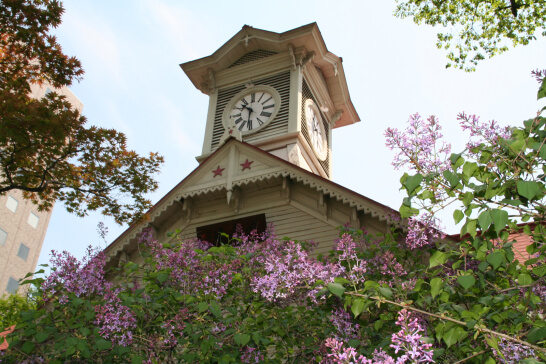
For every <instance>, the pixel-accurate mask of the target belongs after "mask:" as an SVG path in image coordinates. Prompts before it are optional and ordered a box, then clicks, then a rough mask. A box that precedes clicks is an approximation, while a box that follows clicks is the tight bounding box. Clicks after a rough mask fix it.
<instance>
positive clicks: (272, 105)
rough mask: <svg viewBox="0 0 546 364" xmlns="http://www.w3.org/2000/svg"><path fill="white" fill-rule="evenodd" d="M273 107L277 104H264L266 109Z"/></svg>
mask: <svg viewBox="0 0 546 364" xmlns="http://www.w3.org/2000/svg"><path fill="white" fill-rule="evenodd" d="M272 107H275V104H271V105H267V106H264V109H271V108H272Z"/></svg>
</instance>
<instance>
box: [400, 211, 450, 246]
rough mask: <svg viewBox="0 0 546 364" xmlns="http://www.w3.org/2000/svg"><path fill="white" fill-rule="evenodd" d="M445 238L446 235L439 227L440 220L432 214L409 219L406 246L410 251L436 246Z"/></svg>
mask: <svg viewBox="0 0 546 364" xmlns="http://www.w3.org/2000/svg"><path fill="white" fill-rule="evenodd" d="M443 238H445V234H444V233H443V232H442V230H441V227H440V226H439V220H438V219H437V218H436V217H434V216H433V215H432V214H423V215H421V216H419V217H410V218H409V219H408V235H407V236H406V240H405V244H404V245H405V246H406V247H408V248H409V249H412V250H413V249H419V248H423V247H430V246H434V244H435V243H436V242H438V241H439V240H441V239H443Z"/></svg>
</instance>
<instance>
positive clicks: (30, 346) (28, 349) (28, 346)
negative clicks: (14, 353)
mask: <svg viewBox="0 0 546 364" xmlns="http://www.w3.org/2000/svg"><path fill="white" fill-rule="evenodd" d="M21 349H22V350H23V352H24V353H25V354H30V352H31V351H32V350H34V343H33V342H32V341H27V342H25V343H24V344H23V346H22V347H21Z"/></svg>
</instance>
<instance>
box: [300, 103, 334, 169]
mask: <svg viewBox="0 0 546 364" xmlns="http://www.w3.org/2000/svg"><path fill="white" fill-rule="evenodd" d="M305 105H306V106H305V119H306V121H307V131H308V133H309V138H310V139H311V147H312V148H313V151H314V152H315V155H316V156H317V157H318V158H319V159H320V160H325V159H326V157H327V155H328V146H327V143H326V140H327V139H326V131H325V130H324V125H323V124H322V118H321V117H320V114H319V112H318V108H317V107H316V106H315V104H314V103H313V102H312V101H311V100H308V101H307V102H306V104H305Z"/></svg>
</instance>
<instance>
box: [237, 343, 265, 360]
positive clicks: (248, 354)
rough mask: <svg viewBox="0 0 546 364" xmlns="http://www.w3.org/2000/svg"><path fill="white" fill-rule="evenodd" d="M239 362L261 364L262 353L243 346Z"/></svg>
mask: <svg viewBox="0 0 546 364" xmlns="http://www.w3.org/2000/svg"><path fill="white" fill-rule="evenodd" d="M241 352H242V354H241V362H242V363H262V362H263V361H264V355H263V354H262V352H261V351H260V350H258V349H256V348H253V347H251V346H245V347H244V348H243V349H241Z"/></svg>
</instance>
